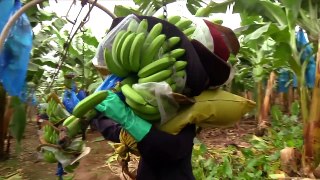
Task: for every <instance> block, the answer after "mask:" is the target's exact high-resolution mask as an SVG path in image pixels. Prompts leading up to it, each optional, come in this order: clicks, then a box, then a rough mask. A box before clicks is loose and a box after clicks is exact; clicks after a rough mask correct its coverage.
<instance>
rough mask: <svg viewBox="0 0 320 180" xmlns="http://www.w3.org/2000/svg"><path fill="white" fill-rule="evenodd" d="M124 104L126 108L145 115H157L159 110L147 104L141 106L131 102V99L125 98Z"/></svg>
mask: <svg viewBox="0 0 320 180" xmlns="http://www.w3.org/2000/svg"><path fill="white" fill-rule="evenodd" d="M125 101H126V103H127V104H128V106H129V107H130V108H132V109H133V110H136V111H139V112H141V113H145V114H156V113H159V110H158V108H157V107H153V106H151V105H149V104H147V105H141V104H138V103H136V102H134V101H132V100H131V99H129V98H126V100H125Z"/></svg>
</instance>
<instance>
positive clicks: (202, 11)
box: [194, 7, 209, 17]
mask: <svg viewBox="0 0 320 180" xmlns="http://www.w3.org/2000/svg"><path fill="white" fill-rule="evenodd" d="M206 15H209V14H208V13H207V10H206V8H205V7H200V8H199V9H198V10H197V11H196V13H195V15H194V16H195V17H204V16H206Z"/></svg>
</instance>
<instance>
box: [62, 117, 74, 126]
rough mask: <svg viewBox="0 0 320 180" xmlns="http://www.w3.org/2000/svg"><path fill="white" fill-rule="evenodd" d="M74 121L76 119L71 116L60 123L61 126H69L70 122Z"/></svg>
mask: <svg viewBox="0 0 320 180" xmlns="http://www.w3.org/2000/svg"><path fill="white" fill-rule="evenodd" d="M75 119H77V117H75V116H73V115H71V116H69V117H68V118H67V119H65V120H64V121H63V123H62V125H63V126H67V125H68V124H70V123H71V122H72V121H74V120H75Z"/></svg>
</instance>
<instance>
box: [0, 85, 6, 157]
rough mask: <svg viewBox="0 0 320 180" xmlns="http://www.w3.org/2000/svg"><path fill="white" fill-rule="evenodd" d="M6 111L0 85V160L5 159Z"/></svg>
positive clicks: (4, 98)
mask: <svg viewBox="0 0 320 180" xmlns="http://www.w3.org/2000/svg"><path fill="white" fill-rule="evenodd" d="M5 109H6V92H5V90H4V88H3V87H2V85H1V84H0V159H2V158H4V157H5V151H4V149H5V143H4V142H5V139H6V134H5V132H6V127H5V125H4V123H5V117H4V113H5Z"/></svg>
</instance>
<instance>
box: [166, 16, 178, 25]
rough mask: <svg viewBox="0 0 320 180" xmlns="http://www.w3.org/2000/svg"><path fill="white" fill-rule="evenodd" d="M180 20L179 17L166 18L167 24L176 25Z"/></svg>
mask: <svg viewBox="0 0 320 180" xmlns="http://www.w3.org/2000/svg"><path fill="white" fill-rule="evenodd" d="M180 19H181V17H180V16H169V17H168V22H169V23H171V24H176V23H177V22H179V21H180Z"/></svg>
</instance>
